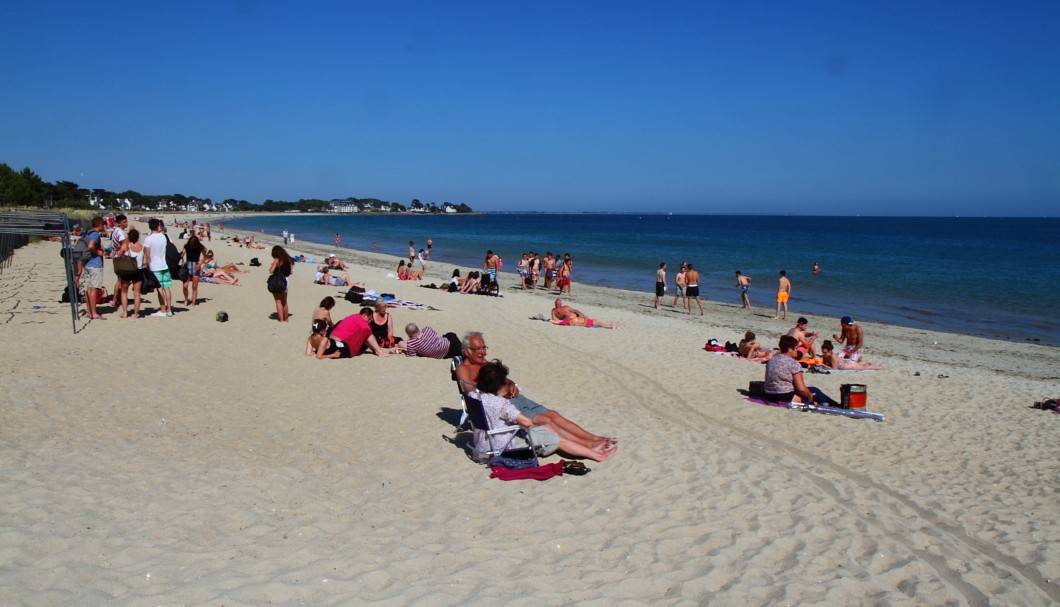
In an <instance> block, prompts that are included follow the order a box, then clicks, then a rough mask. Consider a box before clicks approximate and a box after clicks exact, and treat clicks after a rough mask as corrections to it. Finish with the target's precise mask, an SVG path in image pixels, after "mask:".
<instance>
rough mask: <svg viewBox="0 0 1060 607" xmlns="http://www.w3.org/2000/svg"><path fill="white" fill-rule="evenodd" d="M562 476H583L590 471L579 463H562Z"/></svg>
mask: <svg viewBox="0 0 1060 607" xmlns="http://www.w3.org/2000/svg"><path fill="white" fill-rule="evenodd" d="M562 467H563V474H570V475H572V476H585V475H586V474H589V472H590V471H591V470H590V468H589V467H587V466H586V465H585V464H583V463H581V462H566V461H565V462H563V466H562Z"/></svg>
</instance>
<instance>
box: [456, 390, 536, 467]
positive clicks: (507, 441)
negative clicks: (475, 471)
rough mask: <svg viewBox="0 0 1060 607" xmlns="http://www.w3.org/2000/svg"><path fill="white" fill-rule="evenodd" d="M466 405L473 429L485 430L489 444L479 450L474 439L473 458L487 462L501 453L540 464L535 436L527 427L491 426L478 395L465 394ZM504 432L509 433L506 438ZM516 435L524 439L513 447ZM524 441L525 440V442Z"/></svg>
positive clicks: (471, 446) (533, 463) (472, 446)
mask: <svg viewBox="0 0 1060 607" xmlns="http://www.w3.org/2000/svg"><path fill="white" fill-rule="evenodd" d="M464 406H465V407H466V410H467V415H468V419H469V420H470V421H471V429H472V430H479V431H482V432H485V433H486V439H487V444H488V445H489V446H488V448H487V449H486V451H478V450H476V449H475V443H474V441H472V442H471V443H470V444H469V448H470V450H471V459H473V460H475V461H476V462H479V463H486V462H488V461H489V460H490V458H492V457H493V456H495V455H500V456H502V457H506V458H511V459H519V460H530V462H532V463H530V464H528V465H533V466H537V465H538V461H537V449H536V446H535V445H534V442H533V437H532V436H531V434H530V433H529V432H527V430H526V428H523V427H522V426H518V425H513V426H502V427H499V428H491V427H490V424H489V418H487V417H486V411H485V409H483V407H482V402H481V401H480V400H479V399H478V396H477V395H472V394H465V395H464ZM503 434H508V436H507V437H506V438H505V437H504V436H501V435H503ZM516 437H521V438H522V439H523V440H522V441H520V442H519V443H518V445H517V446H515V447H512V446H511V445H512V443H513V442H514V441H515V438H516ZM523 441H525V444H524V442H523Z"/></svg>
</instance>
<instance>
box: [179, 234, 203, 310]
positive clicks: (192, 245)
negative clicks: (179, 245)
mask: <svg viewBox="0 0 1060 607" xmlns="http://www.w3.org/2000/svg"><path fill="white" fill-rule="evenodd" d="M205 252H206V247H204V246H203V245H202V243H201V242H199V237H198V236H194V235H193V236H190V237H189V238H188V242H187V243H185V244H184V250H183V251H181V252H180V256H181V257H182V258H183V259H184V267H185V268H186V269H187V271H188V275H187V276H186V277H185V278H184V280H183V281H182V282H183V283H184V305H186V306H196V305H198V304H199V275H200V273H199V267H200V266H201V265H202V264H200V263H199V260H200V259H201V258H202V257H203V253H205ZM189 282H190V283H191V299H188V283H189Z"/></svg>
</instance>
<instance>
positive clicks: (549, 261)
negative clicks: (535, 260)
mask: <svg viewBox="0 0 1060 607" xmlns="http://www.w3.org/2000/svg"><path fill="white" fill-rule="evenodd" d="M544 263H545V284H544V288H545V290H546V291H548V290H549V289H551V288H552V281H553V280H555V278H556V260H555V258H553V257H552V251H546V252H545V259H544Z"/></svg>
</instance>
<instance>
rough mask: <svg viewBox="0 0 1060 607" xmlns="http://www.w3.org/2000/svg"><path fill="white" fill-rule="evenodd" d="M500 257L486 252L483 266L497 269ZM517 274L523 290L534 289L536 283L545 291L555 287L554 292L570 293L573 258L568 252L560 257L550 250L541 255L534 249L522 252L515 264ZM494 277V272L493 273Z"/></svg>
mask: <svg viewBox="0 0 1060 607" xmlns="http://www.w3.org/2000/svg"><path fill="white" fill-rule="evenodd" d="M499 261H500V258H499V257H497V256H496V255H494V254H493V251H489V252H487V253H486V261H485V263H484V264H483V268H484V269H486V270H487V271H489V270H491V269H492V270H498V269H499ZM515 270H516V272H517V273H518V275H519V288H521V289H523V290H528V289H529V290H531V291H536V290H537V288H538V283H539V282H540V283H541V288H543V289H544V290H546V291H550V290H552V288H553V287H555V289H556V293H557V294H559V295H563V294H564V293H566V294H567V295H571V289H572V285H571V276H572V275H573V273H574V260H573V259H572V258H571V256H570V253H565V254H564V255H563V257H562V258H560V256H559V255H556V256H555V257H553V256H552V251H546V252H545V256H544V257H541V256H540V254H538V253H537V252H536V251H527V252H525V253H523V255H522V257H521V258H520V259H519V262H518V263H516V265H515ZM493 277H494V278H496V272H494V273H493Z"/></svg>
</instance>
